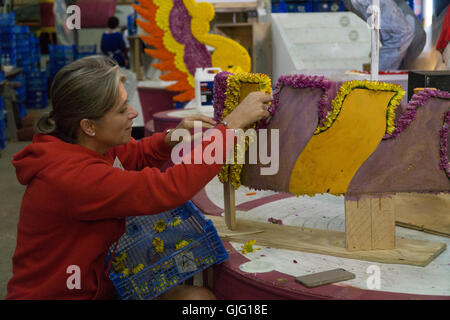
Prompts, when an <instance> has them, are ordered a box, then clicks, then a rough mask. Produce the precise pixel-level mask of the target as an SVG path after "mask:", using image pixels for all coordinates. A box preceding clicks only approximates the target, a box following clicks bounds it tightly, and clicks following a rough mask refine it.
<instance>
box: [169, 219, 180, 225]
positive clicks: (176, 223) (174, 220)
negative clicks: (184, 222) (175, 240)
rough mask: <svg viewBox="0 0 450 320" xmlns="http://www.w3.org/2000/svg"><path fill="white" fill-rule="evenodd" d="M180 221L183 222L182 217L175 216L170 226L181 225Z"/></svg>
mask: <svg viewBox="0 0 450 320" xmlns="http://www.w3.org/2000/svg"><path fill="white" fill-rule="evenodd" d="M180 223H181V219H180V217H175V218H173V220H172V221H171V222H170V226H171V227H176V226H177V225H179V224H180Z"/></svg>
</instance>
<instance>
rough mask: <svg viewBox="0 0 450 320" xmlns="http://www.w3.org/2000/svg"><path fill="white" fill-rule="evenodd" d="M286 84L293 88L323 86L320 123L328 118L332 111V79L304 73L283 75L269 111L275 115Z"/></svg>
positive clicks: (278, 82)
mask: <svg viewBox="0 0 450 320" xmlns="http://www.w3.org/2000/svg"><path fill="white" fill-rule="evenodd" d="M284 86H290V87H292V88H313V89H315V88H321V89H322V90H323V94H322V96H321V97H320V100H319V107H318V113H319V125H323V121H324V120H325V119H326V117H327V115H328V113H329V112H330V111H331V104H329V103H328V101H329V97H328V90H329V89H330V88H331V81H330V80H327V79H325V77H323V76H321V77H319V76H306V75H303V74H298V75H297V74H296V75H289V76H281V77H280V78H279V79H278V81H277V85H276V87H275V90H274V94H273V103H272V106H271V108H270V109H269V112H270V113H271V115H272V116H273V115H274V114H275V111H276V109H277V108H278V106H279V104H280V93H281V89H283V87H284Z"/></svg>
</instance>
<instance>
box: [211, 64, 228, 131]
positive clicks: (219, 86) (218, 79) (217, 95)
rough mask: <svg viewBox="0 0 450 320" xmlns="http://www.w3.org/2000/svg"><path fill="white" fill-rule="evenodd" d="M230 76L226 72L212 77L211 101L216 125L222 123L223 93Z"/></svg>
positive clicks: (224, 97)
mask: <svg viewBox="0 0 450 320" xmlns="http://www.w3.org/2000/svg"><path fill="white" fill-rule="evenodd" d="M230 74H232V73H230V72H228V71H222V72H219V73H218V74H216V76H215V77H214V89H213V100H214V121H216V122H217V123H219V122H221V121H222V113H223V110H224V109H225V99H226V97H227V96H226V95H225V92H226V91H227V78H228V76H229V75H230Z"/></svg>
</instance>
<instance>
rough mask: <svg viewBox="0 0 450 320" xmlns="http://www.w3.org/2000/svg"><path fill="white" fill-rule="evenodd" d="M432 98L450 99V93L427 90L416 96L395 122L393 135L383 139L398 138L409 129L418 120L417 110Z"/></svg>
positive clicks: (386, 135)
mask: <svg viewBox="0 0 450 320" xmlns="http://www.w3.org/2000/svg"><path fill="white" fill-rule="evenodd" d="M430 98H441V99H450V93H448V92H447V91H440V90H434V89H425V90H423V91H420V92H418V93H416V94H414V95H413V96H412V97H411V100H410V101H409V102H408V105H407V106H406V109H405V111H404V112H403V113H402V115H401V116H400V117H399V118H398V119H397V120H395V125H394V126H395V129H394V132H392V133H391V134H388V133H387V134H385V135H384V137H383V139H391V138H395V137H397V136H398V135H399V134H400V133H401V132H402V131H403V130H405V129H406V128H408V127H409V125H410V124H411V122H413V121H414V120H415V119H416V115H417V108H419V107H421V106H423V105H424V104H425V103H426V102H427V101H428V99H430Z"/></svg>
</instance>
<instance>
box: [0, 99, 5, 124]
mask: <svg viewBox="0 0 450 320" xmlns="http://www.w3.org/2000/svg"><path fill="white" fill-rule="evenodd" d="M4 107H5V103H4V101H3V98H2V97H0V121H1V120H3V119H5V111H4Z"/></svg>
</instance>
